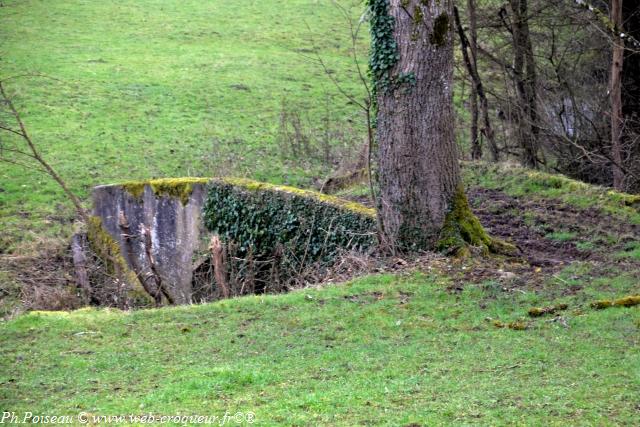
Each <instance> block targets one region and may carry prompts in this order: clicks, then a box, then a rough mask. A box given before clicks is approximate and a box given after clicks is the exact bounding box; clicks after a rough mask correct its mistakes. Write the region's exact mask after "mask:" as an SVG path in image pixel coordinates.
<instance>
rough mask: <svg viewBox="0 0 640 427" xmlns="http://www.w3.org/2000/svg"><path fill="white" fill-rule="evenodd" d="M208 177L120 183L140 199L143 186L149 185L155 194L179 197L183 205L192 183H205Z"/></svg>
mask: <svg viewBox="0 0 640 427" xmlns="http://www.w3.org/2000/svg"><path fill="white" fill-rule="evenodd" d="M210 180H211V179H210V178H193V177H187V178H161V179H152V180H148V181H130V182H125V183H122V184H120V185H121V186H122V188H124V189H125V190H126V191H127V192H128V193H129V194H131V195H132V196H133V197H135V198H137V199H141V198H142V195H143V194H144V189H145V187H147V186H149V187H151V189H152V190H153V193H154V194H156V195H157V196H169V197H175V198H177V199H180V201H181V202H182V204H183V205H186V204H187V203H188V202H189V197H191V193H192V192H193V186H194V184H206V183H208V182H209V181H210Z"/></svg>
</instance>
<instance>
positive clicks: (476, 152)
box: [456, 0, 482, 160]
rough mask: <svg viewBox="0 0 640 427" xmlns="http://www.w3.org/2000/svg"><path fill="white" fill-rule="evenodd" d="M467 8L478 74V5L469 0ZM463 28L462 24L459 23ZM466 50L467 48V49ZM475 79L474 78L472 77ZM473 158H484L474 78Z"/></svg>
mask: <svg viewBox="0 0 640 427" xmlns="http://www.w3.org/2000/svg"><path fill="white" fill-rule="evenodd" d="M467 9H468V12H469V35H470V36H471V39H470V40H469V50H470V51H471V58H469V63H470V65H471V67H473V70H474V71H475V73H476V74H477V72H478V64H477V58H478V43H477V42H478V30H477V25H476V5H475V1H474V0H467ZM456 21H458V22H459V21H460V19H459V17H458V14H457V13H456ZM459 28H460V30H462V24H461V23H460V25H459ZM465 51H466V49H465ZM472 80H473V79H472ZM470 98H471V158H472V159H473V160H479V159H481V158H482V145H481V143H480V139H479V135H478V83H477V82H476V81H475V80H474V81H473V84H472V85H471V97H470Z"/></svg>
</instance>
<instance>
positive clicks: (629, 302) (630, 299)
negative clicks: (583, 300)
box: [591, 295, 640, 310]
mask: <svg viewBox="0 0 640 427" xmlns="http://www.w3.org/2000/svg"><path fill="white" fill-rule="evenodd" d="M636 305H640V295H629V296H627V297H624V298H619V299H616V300H613V301H612V300H606V299H605V300H600V301H594V302H592V303H591V308H595V309H596V310H603V309H605V308H609V307H633V306H636Z"/></svg>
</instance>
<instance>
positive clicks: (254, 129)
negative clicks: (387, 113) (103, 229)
mask: <svg viewBox="0 0 640 427" xmlns="http://www.w3.org/2000/svg"><path fill="white" fill-rule="evenodd" d="M2 3H3V7H1V8H0V58H1V60H0V78H6V77H8V76H13V75H21V74H25V73H43V74H46V75H48V76H51V77H53V78H55V80H54V79H49V78H35V77H29V78H20V79H15V80H11V81H10V82H8V83H7V86H8V90H9V92H10V93H12V94H14V96H15V101H16V103H17V105H18V106H19V108H20V109H21V110H22V111H23V113H24V117H23V118H24V120H25V122H26V123H27V126H28V127H29V129H30V130H31V133H32V135H33V137H34V139H35V140H36V141H37V143H38V145H39V146H40V147H41V148H42V149H43V151H44V152H45V154H46V158H47V159H49V160H50V161H51V162H52V163H53V164H54V166H55V167H56V168H57V169H58V170H59V171H60V173H61V174H62V175H63V176H64V177H65V178H66V179H68V181H69V183H70V184H71V187H72V188H73V189H74V190H75V191H77V192H78V193H79V194H80V195H81V196H82V197H85V196H86V195H87V193H88V190H89V189H90V188H91V187H92V186H93V185H96V184H100V183H108V182H113V181H123V180H124V181H126V180H130V179H139V178H140V179H142V178H151V177H163V176H189V175H190V176H213V175H220V174H227V173H233V174H235V175H246V176H249V177H251V178H256V179H261V180H268V181H271V182H275V183H292V184H300V183H301V182H305V180H307V179H309V177H312V176H318V175H323V174H325V173H327V171H328V170H327V169H326V167H327V166H323V165H321V164H319V163H318V162H314V161H306V160H304V159H302V160H301V159H297V160H295V161H294V160H293V159H288V158H287V156H286V153H283V149H284V148H286V147H282V146H280V145H278V143H277V132H278V126H279V116H280V112H281V104H282V101H283V99H284V98H286V99H287V103H288V104H289V106H290V108H293V109H295V110H297V111H298V112H299V113H300V114H301V118H302V121H303V125H304V126H305V127H306V128H308V129H315V130H318V129H320V128H322V127H323V126H324V125H323V123H324V121H325V117H326V115H327V108H329V110H330V116H331V118H330V121H331V123H332V124H331V125H330V127H331V128H332V129H334V130H335V129H336V128H337V127H340V128H341V129H342V130H343V131H345V132H346V133H349V132H351V131H349V128H351V127H353V131H352V132H354V134H355V132H358V133H360V134H361V132H362V130H363V128H362V126H360V124H361V119H360V117H359V112H358V110H357V108H356V107H354V106H353V105H347V103H346V102H345V99H344V98H343V97H342V96H340V95H338V94H337V91H336V89H335V87H334V86H333V85H332V83H331V82H330V81H329V80H328V78H327V76H326V75H325V74H324V72H323V71H322V68H321V67H320V66H319V65H317V64H314V63H312V62H311V61H310V60H309V59H307V58H305V57H304V56H303V55H307V56H309V55H310V53H309V52H310V48H312V47H313V45H316V46H317V47H318V48H319V53H320V54H321V55H322V57H323V58H324V60H325V61H326V62H327V65H328V67H329V68H330V69H331V70H333V71H335V74H334V76H335V77H336V78H337V79H338V80H339V81H341V83H342V84H343V86H344V87H345V88H346V89H347V90H348V91H350V92H351V93H354V94H357V95H358V96H361V95H362V91H363V90H362V88H361V87H360V85H359V84H358V83H357V79H356V78H355V75H354V73H353V70H350V69H351V68H352V67H351V65H352V61H351V59H350V56H349V55H350V51H349V47H350V44H351V41H350V37H349V30H348V27H347V23H346V21H345V19H344V17H343V16H342V15H341V12H340V11H339V10H338V9H337V8H335V7H334V6H332V4H331V2H329V1H317V0H287V1H284V2H283V1H279V0H262V1H250V0H243V1H234V2H231V3H230V2H223V1H214V0H206V1H205V0H135V1H134V0H125V1H112V0H109V1H83V0H65V1H46V2H45V1H38V0H26V1H22V0H21V1H17V0H8V1H7V0H5V1H3V2H2ZM341 3H342V4H344V5H350V4H353V5H355V6H354V7H353V8H352V9H351V10H352V12H353V14H354V17H355V18H356V19H357V17H358V16H359V14H360V13H361V11H362V5H361V3H360V2H359V1H351V0H344V1H342V2H341ZM307 25H308V27H307ZM367 38H368V35H367V32H366V29H364V30H363V32H362V46H361V48H362V49H361V52H362V54H363V60H364V61H366V44H367ZM338 122H339V124H338ZM4 137H6V135H5V136H4ZM338 139H339V138H338ZM357 140H358V141H361V140H362V139H361V138H359V137H358V138H357ZM334 142H335V143H336V144H339V143H340V141H334ZM345 142H347V141H342V143H345ZM349 142H350V141H349ZM355 145H358V144H355ZM63 202H64V198H63V196H62V194H61V192H60V190H59V189H58V188H57V187H56V185H55V184H54V183H52V182H51V181H50V180H49V179H47V178H46V177H43V176H40V175H38V174H37V173H35V172H30V171H25V170H23V169H22V168H18V167H14V166H11V165H8V166H7V165H6V164H3V165H2V169H1V170H0V218H1V220H2V225H3V232H4V233H3V236H2V239H4V240H5V244H10V243H12V242H13V241H15V240H16V239H18V238H19V237H21V236H20V235H21V234H23V233H24V229H25V228H27V226H28V228H31V229H35V230H38V231H42V230H43V229H47V231H48V232H51V231H52V229H54V228H61V226H62V225H61V224H62V223H64V222H65V221H68V220H69V218H70V217H71V216H72V212H71V210H70V209H69V208H68V207H65V206H64V205H63V206H60V205H61V203H63ZM25 218H26V219H25ZM8 234H14V236H8ZM0 243H1V242H0ZM0 249H1V248H0Z"/></svg>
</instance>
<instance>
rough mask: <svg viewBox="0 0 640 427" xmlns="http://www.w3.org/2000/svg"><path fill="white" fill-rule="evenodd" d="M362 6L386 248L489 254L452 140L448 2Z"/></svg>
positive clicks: (384, 0)
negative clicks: (475, 249)
mask: <svg viewBox="0 0 640 427" xmlns="http://www.w3.org/2000/svg"><path fill="white" fill-rule="evenodd" d="M367 4H368V6H369V15H370V19H371V35H372V52H371V56H370V68H371V73H372V75H373V78H374V83H375V89H376V93H377V105H378V115H377V142H378V146H379V159H378V161H379V171H378V173H379V181H380V190H381V197H380V202H379V203H380V206H379V209H378V211H379V215H380V216H381V218H382V223H383V229H384V234H385V239H383V241H385V242H386V243H388V244H390V245H392V246H393V247H395V248H399V249H401V250H421V249H433V248H436V247H437V248H440V249H445V248H452V249H459V248H463V247H466V246H467V244H471V245H474V246H483V247H491V246H492V240H491V239H490V238H489V237H488V235H487V234H486V233H485V232H484V230H483V228H482V226H481V225H480V223H479V221H478V220H477V218H476V217H475V216H474V215H473V214H472V213H471V210H470V209H469V206H468V203H467V198H466V196H465V193H464V189H463V185H462V181H461V177H460V169H459V165H458V155H457V148H456V144H455V140H454V126H453V124H454V115H453V103H452V90H453V37H452V21H453V2H452V0H441V1H438V2H435V1H434V2H424V1H422V0H368V2H367Z"/></svg>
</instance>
